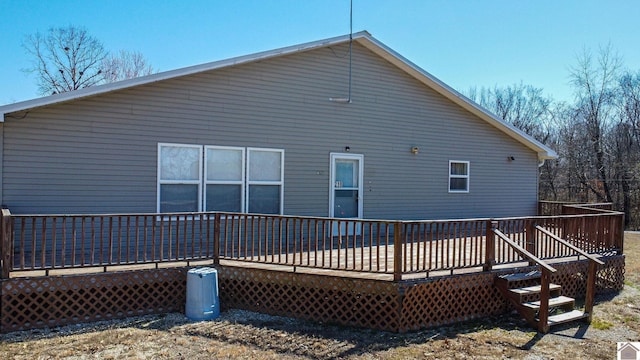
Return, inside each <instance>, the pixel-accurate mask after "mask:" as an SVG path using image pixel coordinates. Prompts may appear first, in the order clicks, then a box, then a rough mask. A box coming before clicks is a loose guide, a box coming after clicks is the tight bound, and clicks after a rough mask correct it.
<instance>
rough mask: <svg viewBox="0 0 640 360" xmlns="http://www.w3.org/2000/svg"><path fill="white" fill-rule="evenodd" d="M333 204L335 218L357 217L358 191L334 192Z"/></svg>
mask: <svg viewBox="0 0 640 360" xmlns="http://www.w3.org/2000/svg"><path fill="white" fill-rule="evenodd" d="M333 204H334V205H333V206H334V209H333V214H334V216H335V217H337V218H356V217H358V190H336V191H335V199H334V201H333Z"/></svg>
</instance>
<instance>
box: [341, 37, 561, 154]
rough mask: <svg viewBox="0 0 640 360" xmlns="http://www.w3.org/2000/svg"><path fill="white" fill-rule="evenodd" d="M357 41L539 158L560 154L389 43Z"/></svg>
mask: <svg viewBox="0 0 640 360" xmlns="http://www.w3.org/2000/svg"><path fill="white" fill-rule="evenodd" d="M354 40H356V41H358V43H360V44H362V45H363V46H365V47H367V48H368V49H369V50H371V51H373V52H374V53H376V54H377V55H379V56H381V57H382V58H384V59H386V60H387V61H389V62H390V63H392V64H393V65H395V66H397V67H399V68H400V69H402V70H404V71H405V72H407V73H408V74H409V75H411V76H413V77H414V78H416V79H418V80H419V81H421V82H422V83H424V84H426V85H427V86H429V87H430V88H432V89H434V90H435V91H437V92H438V93H440V94H441V95H443V96H444V97H446V98H447V99H449V100H451V101H453V102H454V103H456V104H458V105H460V106H462V107H463V108H464V109H466V110H468V111H469V112H471V113H473V114H475V115H477V116H478V117H480V118H481V119H483V120H485V121H486V122H488V123H489V124H491V125H493V126H494V127H496V128H497V129H499V130H500V131H502V132H504V133H505V134H507V135H509V136H511V137H512V138H514V139H515V140H517V141H518V142H520V143H522V144H523V145H525V146H527V147H528V148H530V149H532V150H534V151H535V152H536V153H537V154H538V158H539V159H540V160H548V159H556V158H558V154H557V153H556V152H555V151H554V150H553V149H551V148H549V147H548V146H546V145H544V144H542V143H541V142H539V141H538V140H536V139H534V138H533V137H532V136H530V135H529V134H527V133H525V132H524V131H522V130H520V129H518V128H517V127H515V126H513V125H511V124H509V123H507V122H506V121H504V120H502V119H500V118H498V117H496V116H495V115H493V114H492V113H490V112H489V111H487V110H485V109H484V108H482V107H481V106H480V105H478V104H476V103H475V102H474V101H472V100H470V99H469V98H467V97H466V96H464V95H462V94H461V93H459V92H458V91H456V90H455V89H453V88H452V87H450V86H449V85H447V84H445V83H443V82H442V81H440V80H439V79H438V78H436V77H435V76H433V75H431V74H430V73H428V72H426V71H425V70H423V69H422V68H420V67H419V66H417V65H415V64H414V63H412V62H411V61H409V60H408V59H406V58H405V57H403V56H402V55H400V54H398V53H397V52H395V51H394V50H393V49H391V48H389V47H387V46H386V45H385V44H383V43H381V42H380V41H378V40H377V39H375V38H374V37H372V36H370V35H364V36H361V37H359V38H358V39H355V38H354Z"/></svg>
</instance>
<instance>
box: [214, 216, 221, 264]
mask: <svg viewBox="0 0 640 360" xmlns="http://www.w3.org/2000/svg"><path fill="white" fill-rule="evenodd" d="M213 265H220V213H219V212H216V213H215V215H213Z"/></svg>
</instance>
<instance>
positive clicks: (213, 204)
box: [206, 185, 242, 212]
mask: <svg viewBox="0 0 640 360" xmlns="http://www.w3.org/2000/svg"><path fill="white" fill-rule="evenodd" d="M241 194H242V185H207V209H206V211H228V212H241V211H242V196H241Z"/></svg>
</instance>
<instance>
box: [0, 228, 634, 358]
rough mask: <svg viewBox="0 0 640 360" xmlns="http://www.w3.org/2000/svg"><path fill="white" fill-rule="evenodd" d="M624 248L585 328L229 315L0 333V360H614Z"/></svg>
mask: <svg viewBox="0 0 640 360" xmlns="http://www.w3.org/2000/svg"><path fill="white" fill-rule="evenodd" d="M626 241H627V243H626V244H625V253H626V254H627V264H626V280H625V284H626V285H625V288H624V290H623V291H621V292H620V293H618V294H614V295H609V296H599V297H597V298H596V306H595V309H594V316H593V322H592V323H591V325H589V326H588V325H586V324H583V323H575V324H570V325H566V326H564V327H559V328H557V327H554V328H553V331H552V332H551V333H549V334H538V333H537V332H536V331H534V330H533V329H531V328H530V327H528V326H527V324H526V323H525V322H524V321H523V320H520V318H519V317H518V316H517V315H516V314H506V315H503V316H498V317H490V318H485V319H481V320H478V321H473V322H467V323H463V324H458V325H454V326H447V327H440V328H434V329H427V330H423V331H418V332H412V333H407V334H395V333H388V332H382V331H375V330H367V329H356V328H349V327H344V326H333V325H326V324H320V323H314V322H308V321H302V320H296V319H291V318H285V317H278V316H269V315H264V314H258V313H253V312H248V311H242V310H229V311H225V312H223V313H222V314H221V316H220V317H219V318H218V319H216V320H213V321H205V322H193V321H190V320H188V319H187V318H186V317H185V316H184V315H183V314H179V313H173V314H167V315H155V316H142V317H135V318H129V319H125V320H114V321H108V322H98V323H92V324H81V325H73V326H66V327H60V328H52V329H41V330H32V331H22V332H14V333H10V334H5V335H1V336H0V359H29V360H31V359H255V358H261V359H301V358H302V359H336V358H339V359H527V360H536V359H615V358H616V343H617V342H624V341H634V342H637V341H640V234H632V235H631V236H629V235H628V236H627V239H626Z"/></svg>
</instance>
